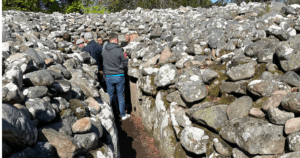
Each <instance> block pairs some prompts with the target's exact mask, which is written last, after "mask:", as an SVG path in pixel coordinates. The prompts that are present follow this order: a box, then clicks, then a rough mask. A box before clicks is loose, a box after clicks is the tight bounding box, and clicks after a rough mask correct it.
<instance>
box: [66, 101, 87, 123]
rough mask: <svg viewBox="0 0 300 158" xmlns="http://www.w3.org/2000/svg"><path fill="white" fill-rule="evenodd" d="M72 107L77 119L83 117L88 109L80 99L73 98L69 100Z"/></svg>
mask: <svg viewBox="0 0 300 158" xmlns="http://www.w3.org/2000/svg"><path fill="white" fill-rule="evenodd" d="M69 104H70V109H71V110H72V112H73V113H74V114H75V116H76V117H77V119H81V118H83V117H85V116H86V111H85V107H84V105H83V103H82V102H81V101H80V100H78V99H71V100H70V101H69Z"/></svg>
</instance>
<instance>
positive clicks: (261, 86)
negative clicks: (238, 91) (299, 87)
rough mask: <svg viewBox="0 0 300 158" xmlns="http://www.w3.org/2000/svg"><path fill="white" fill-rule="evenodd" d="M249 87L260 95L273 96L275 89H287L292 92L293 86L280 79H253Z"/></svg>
mask: <svg viewBox="0 0 300 158" xmlns="http://www.w3.org/2000/svg"><path fill="white" fill-rule="evenodd" d="M247 89H248V90H249V91H250V92H251V93H252V94H253V95H256V96H258V97H265V96H268V97H269V96H271V94H272V93H273V92H275V91H285V92H290V91H291V87H290V86H288V85H287V84H285V83H283V82H278V81H274V80H272V81H268V80H253V81H251V82H250V83H249V84H248V86H247Z"/></svg>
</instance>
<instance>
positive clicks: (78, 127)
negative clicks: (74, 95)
mask: <svg viewBox="0 0 300 158" xmlns="http://www.w3.org/2000/svg"><path fill="white" fill-rule="evenodd" d="M91 128H92V123H91V120H90V118H89V117H84V118H81V119H79V120H78V121H76V122H75V123H74V124H73V125H72V131H73V133H87V132H89V131H90V130H91Z"/></svg>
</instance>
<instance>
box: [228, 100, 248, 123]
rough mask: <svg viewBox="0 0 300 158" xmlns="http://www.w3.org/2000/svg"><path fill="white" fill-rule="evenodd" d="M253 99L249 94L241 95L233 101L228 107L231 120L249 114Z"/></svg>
mask: <svg viewBox="0 0 300 158" xmlns="http://www.w3.org/2000/svg"><path fill="white" fill-rule="evenodd" d="M252 104H253V100H252V98H250V97H248V96H244V97H240V98H238V99H236V100H235V101H234V102H232V103H231V104H230V105H229V106H228V108H227V116H228V119H229V120H232V119H234V118H240V117H244V116H247V115H248V114H249V112H250V109H251V108H252Z"/></svg>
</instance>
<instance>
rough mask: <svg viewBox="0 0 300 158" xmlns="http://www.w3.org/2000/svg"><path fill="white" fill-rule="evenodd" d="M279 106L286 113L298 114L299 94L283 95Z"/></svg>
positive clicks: (299, 107)
mask: <svg viewBox="0 0 300 158" xmlns="http://www.w3.org/2000/svg"><path fill="white" fill-rule="evenodd" d="M281 106H282V107H283V108H284V109H285V110H287V111H291V112H294V113H300V92H291V93H288V94H287V95H285V96H284V97H283V99H282V101H281Z"/></svg>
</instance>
